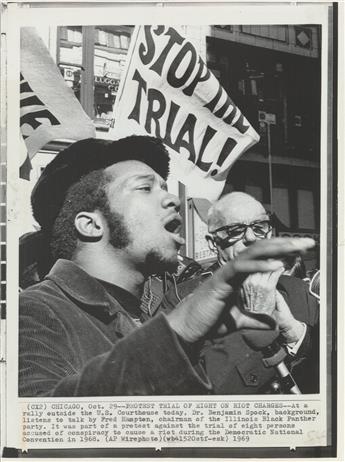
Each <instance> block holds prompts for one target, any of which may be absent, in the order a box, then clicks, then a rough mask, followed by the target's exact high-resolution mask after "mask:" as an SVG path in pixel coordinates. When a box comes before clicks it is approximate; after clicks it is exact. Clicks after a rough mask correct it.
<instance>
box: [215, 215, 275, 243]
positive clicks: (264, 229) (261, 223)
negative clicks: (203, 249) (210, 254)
mask: <svg viewBox="0 0 345 462" xmlns="http://www.w3.org/2000/svg"><path fill="white" fill-rule="evenodd" d="M248 228H250V229H251V230H252V231H253V233H254V235H255V237H256V238H257V239H265V238H266V237H267V236H268V234H269V233H270V232H271V231H272V225H271V220H270V218H269V217H268V218H267V219H266V220H257V221H253V222H252V223H249V224H248V225H247V224H244V223H241V224H238V225H227V226H222V227H221V228H218V229H216V230H214V231H212V232H211V233H210V234H211V236H212V239H213V241H214V243H215V244H216V245H217V246H219V247H221V248H222V249H226V248H227V247H230V246H231V245H234V244H235V243H236V242H238V241H240V240H241V239H243V238H244V236H245V234H246V232H247V229H248ZM209 238H210V236H209ZM208 241H209V239H208Z"/></svg>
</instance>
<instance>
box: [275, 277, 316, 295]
mask: <svg viewBox="0 0 345 462" xmlns="http://www.w3.org/2000/svg"><path fill="white" fill-rule="evenodd" d="M279 286H281V287H282V288H285V289H289V288H292V289H295V290H296V289H300V290H302V291H304V292H309V285H308V283H307V282H306V281H304V280H303V279H299V278H295V277H294V276H287V275H285V274H283V275H282V276H280V278H279V282H278V288H279Z"/></svg>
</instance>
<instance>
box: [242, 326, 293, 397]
mask: <svg viewBox="0 0 345 462" xmlns="http://www.w3.org/2000/svg"><path fill="white" fill-rule="evenodd" d="M278 336H279V331H278V329H274V330H273V329H270V330H258V329H251V330H249V329H246V330H243V331H242V337H243V339H244V340H245V342H246V343H247V344H248V345H249V346H250V347H251V348H252V349H253V350H256V351H261V353H262V354H263V358H262V362H263V363H264V366H265V367H274V368H275V370H276V372H277V373H278V376H279V378H280V383H281V387H282V390H283V393H291V394H294V395H300V394H301V391H300V389H299V388H298V385H297V384H296V382H295V381H294V379H293V377H292V375H291V374H290V371H289V370H288V368H287V367H286V365H285V363H284V359H285V357H286V356H287V353H286V351H285V350H284V348H283V347H282V346H281V345H280V343H279V342H278V340H277V339H278Z"/></svg>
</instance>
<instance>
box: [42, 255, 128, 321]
mask: <svg viewBox="0 0 345 462" xmlns="http://www.w3.org/2000/svg"><path fill="white" fill-rule="evenodd" d="M45 279H50V280H51V281H54V282H55V283H56V284H57V285H58V286H59V287H60V288H61V289H62V290H63V291H64V292H65V293H67V294H68V295H69V296H70V297H71V298H73V299H74V300H76V301H77V302H80V303H82V304H83V305H86V306H89V307H96V306H99V307H103V308H105V309H107V311H110V312H111V313H112V314H113V313H115V312H117V311H123V309H122V307H121V305H120V304H119V303H118V302H117V301H116V300H115V299H113V298H112V297H110V296H109V295H108V293H107V291H106V290H105V289H104V287H103V286H102V284H100V283H99V282H98V281H97V280H96V279H95V278H94V277H92V276H90V275H89V274H88V273H86V272H85V271H84V270H83V269H81V268H80V267H79V266H77V265H76V264H75V263H73V262H71V261H70V260H58V261H57V262H56V263H55V264H54V266H53V268H52V269H51V271H50V273H49V274H48V275H47V276H46V277H45ZM114 302H115V303H114Z"/></svg>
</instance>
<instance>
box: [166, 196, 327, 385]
mask: <svg viewBox="0 0 345 462" xmlns="http://www.w3.org/2000/svg"><path fill="white" fill-rule="evenodd" d="M208 230H209V235H208V236H207V240H208V243H209V246H210V248H211V249H212V250H213V251H214V252H215V253H216V254H217V263H216V264H215V265H213V266H212V267H211V268H210V269H209V270H208V271H206V272H205V273H204V275H203V276H201V277H198V278H194V279H192V280H190V281H186V282H185V283H183V284H180V285H178V286H177V288H176V289H174V290H173V291H170V292H169V293H167V295H166V297H165V299H164V300H163V304H162V305H163V306H164V307H165V308H166V309H167V310H170V309H172V308H173V306H175V305H176V304H177V303H178V302H179V301H180V300H182V299H183V298H184V297H185V296H186V295H187V294H188V293H191V292H193V290H194V288H196V287H197V286H198V284H199V283H200V282H201V281H202V280H203V279H204V278H206V277H208V276H209V275H210V274H212V273H213V272H214V271H216V270H217V268H219V267H221V266H222V265H224V264H225V263H226V262H228V261H230V260H234V259H235V258H236V257H237V256H238V255H239V254H240V253H241V252H243V251H244V250H245V249H246V248H247V247H248V246H250V245H251V244H253V243H254V242H256V241H258V240H261V239H270V238H271V237H272V226H271V222H270V215H269V213H267V212H266V210H265V209H264V207H263V206H262V204H261V203H260V202H259V201H257V200H256V199H254V198H253V197H252V196H250V195H249V194H246V193H243V192H232V193H230V194H227V195H225V196H223V197H222V198H221V199H220V200H219V201H217V202H216V203H215V204H213V205H212V206H211V208H210V209H209V212H208ZM283 271H284V269H283V268H281V269H279V270H277V271H275V272H272V273H266V274H263V273H256V274H252V275H250V276H248V277H247V278H246V279H245V280H244V281H243V283H242V285H241V288H240V289H239V291H238V293H237V294H236V297H237V303H238V305H239V306H240V307H241V308H243V309H245V310H246V311H248V312H253V313H264V314H268V315H270V316H271V317H273V318H274V319H275V320H276V322H277V325H278V328H279V330H280V337H279V341H280V343H281V344H282V348H283V349H284V350H285V351H286V354H287V358H286V361H287V363H290V365H291V367H292V368H293V371H294V377H295V379H296V380H297V381H298V382H299V386H300V388H301V389H302V392H304V393H314V392H317V391H318V359H317V350H318V341H317V338H316V337H317V333H318V328H317V327H315V328H314V326H317V323H318V305H317V303H316V301H315V299H314V298H313V297H310V295H309V293H308V287H307V285H306V284H305V283H304V282H303V281H301V280H299V279H297V278H293V277H290V276H283V275H282V273H283ZM203 359H204V364H205V368H206V370H207V373H208V375H209V377H210V378H211V381H212V383H213V386H214V389H215V391H216V393H219V394H250V393H267V392H268V393H269V392H272V393H274V392H279V391H280V392H281V390H280V388H279V382H277V380H276V374H275V370H274V368H272V367H266V366H265V364H264V362H263V355H262V353H261V352H260V351H257V350H256V349H253V348H252V345H249V344H248V342H247V341H246V339H245V338H244V337H243V335H242V333H241V332H232V333H230V334H229V335H228V336H226V337H224V338H222V339H220V338H217V337H216V336H214V338H208V339H207V340H206V342H205V345H204V349H203ZM293 366H294V367H293Z"/></svg>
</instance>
